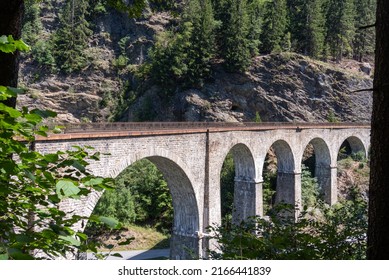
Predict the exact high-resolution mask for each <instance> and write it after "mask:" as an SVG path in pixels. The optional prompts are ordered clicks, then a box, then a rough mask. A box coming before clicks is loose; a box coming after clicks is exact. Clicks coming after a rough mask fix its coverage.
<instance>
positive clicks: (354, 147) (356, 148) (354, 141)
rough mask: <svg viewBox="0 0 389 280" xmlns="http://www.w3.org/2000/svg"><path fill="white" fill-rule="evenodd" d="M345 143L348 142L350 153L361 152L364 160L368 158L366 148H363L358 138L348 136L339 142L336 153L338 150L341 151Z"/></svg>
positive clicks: (363, 145)
mask: <svg viewBox="0 0 389 280" xmlns="http://www.w3.org/2000/svg"><path fill="white" fill-rule="evenodd" d="M345 142H348V144H349V145H350V149H351V153H358V152H362V153H363V154H364V156H365V157H366V158H367V157H368V154H367V152H368V147H366V146H365V144H364V143H363V141H362V140H361V139H360V138H359V137H357V136H354V135H352V136H348V137H347V138H345V139H343V141H341V142H340V145H339V147H338V149H337V153H338V152H339V150H340V149H341V147H342V145H343V144H344V143H345Z"/></svg>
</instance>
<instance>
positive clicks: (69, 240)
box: [59, 235, 81, 246]
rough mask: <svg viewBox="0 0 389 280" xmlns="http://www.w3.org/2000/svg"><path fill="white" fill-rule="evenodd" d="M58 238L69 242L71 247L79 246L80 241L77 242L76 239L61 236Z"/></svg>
mask: <svg viewBox="0 0 389 280" xmlns="http://www.w3.org/2000/svg"><path fill="white" fill-rule="evenodd" d="M59 238H60V239H62V240H65V241H67V242H69V243H70V244H71V245H73V246H80V245H81V242H80V240H77V239H76V238H74V237H72V236H63V235H61V236H60V237H59Z"/></svg>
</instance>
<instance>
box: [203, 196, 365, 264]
mask: <svg viewBox="0 0 389 280" xmlns="http://www.w3.org/2000/svg"><path fill="white" fill-rule="evenodd" d="M292 210H294V209H293V207H289V206H287V205H278V206H277V207H275V208H274V209H273V210H272V211H270V212H269V216H268V218H266V219H265V218H261V217H253V218H252V219H249V220H247V221H245V222H242V223H240V224H237V225H234V224H228V227H224V226H222V227H211V228H210V233H211V234H212V235H214V238H215V239H216V241H217V242H218V244H219V245H220V247H219V248H218V250H217V251H212V252H210V256H211V258H213V259H269V260H292V259H303V260H307V259H326V260H355V259H365V258H366V255H365V254H366V230H367V203H366V201H365V200H363V199H362V198H361V197H359V196H356V197H354V200H348V201H342V202H341V203H338V204H336V205H334V206H332V207H329V206H328V205H324V204H317V205H316V207H315V208H314V209H313V210H311V211H310V212H304V213H301V215H300V217H299V219H298V221H297V222H296V221H295V218H294V217H293V215H285V212H286V211H292ZM281 213H282V214H281Z"/></svg>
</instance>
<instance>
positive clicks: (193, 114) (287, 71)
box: [127, 53, 372, 122]
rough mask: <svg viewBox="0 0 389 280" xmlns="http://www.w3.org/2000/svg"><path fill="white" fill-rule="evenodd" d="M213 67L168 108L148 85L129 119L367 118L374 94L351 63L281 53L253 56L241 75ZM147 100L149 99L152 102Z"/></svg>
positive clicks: (280, 119)
mask: <svg viewBox="0 0 389 280" xmlns="http://www.w3.org/2000/svg"><path fill="white" fill-rule="evenodd" d="M214 70H215V75H214V78H213V81H212V82H209V83H206V84H205V85H204V87H203V88H202V89H189V90H185V91H179V92H177V93H176V94H175V96H174V97H173V99H172V101H171V103H170V105H169V106H167V105H166V102H165V104H164V106H161V105H160V104H163V102H162V101H161V100H160V98H159V95H158V94H157V93H158V89H157V88H156V87H155V86H153V87H151V88H150V89H149V90H147V91H146V92H145V94H144V96H146V98H143V99H140V100H138V102H136V103H135V104H134V105H133V106H132V107H130V109H129V110H128V114H127V119H128V120H137V118H136V117H137V114H136V112H142V111H150V112H153V114H152V116H155V118H154V119H155V120H161V121H162V120H179V121H182V120H185V121H204V120H207V121H225V122H238V121H253V120H254V119H255V117H256V114H257V113H258V114H259V116H260V118H261V120H262V121H275V122H280V121H283V122H291V121H303V122H323V121H328V119H329V117H332V120H338V121H344V122H369V121H370V115H371V108H372V94H371V92H368V91H361V92H359V91H358V90H361V89H370V88H372V79H371V77H370V76H368V75H366V73H364V72H362V71H361V70H358V69H355V67H354V70H350V69H343V68H341V67H340V66H337V65H335V64H330V63H324V62H320V61H314V60H312V59H309V58H307V57H304V56H302V55H298V54H293V53H284V54H276V55H267V56H260V57H257V58H255V59H254V60H253V64H252V66H251V67H250V69H249V71H247V72H246V73H244V74H236V73H234V74H232V73H227V72H225V71H224V70H223V67H222V66H221V65H220V64H216V65H215V66H214ZM354 91H358V92H354ZM145 100H153V106H150V104H149V103H147V102H145ZM145 104H146V105H145ZM134 112H135V113H134Z"/></svg>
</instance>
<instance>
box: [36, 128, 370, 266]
mask: <svg viewBox="0 0 389 280" xmlns="http://www.w3.org/2000/svg"><path fill="white" fill-rule="evenodd" d="M346 140H347V141H348V143H349V145H350V147H351V149H352V151H353V152H359V151H362V152H363V153H364V154H365V155H366V156H367V153H368V149H369V143H370V126H369V125H366V124H341V123H338V124H308V123H305V124H295V123H288V124H286V123H274V124H269V123H264V124H254V123H247V124H228V123H148V124H147V123H146V124H145V123H112V124H84V125H79V126H78V127H67V129H66V131H65V132H64V133H63V134H53V135H50V136H49V137H48V138H38V139H37V141H36V143H35V148H36V150H37V151H39V152H42V153H50V152H54V151H57V150H65V149H71V147H72V146H74V145H79V146H86V145H88V146H92V147H94V148H95V150H96V151H100V152H101V153H102V154H107V155H104V156H101V160H100V161H98V162H93V163H92V164H91V165H90V169H91V170H92V172H93V173H94V174H95V175H98V176H104V177H116V176H118V175H119V174H120V173H121V172H122V171H123V170H124V169H126V168H127V167H128V166H130V165H131V164H133V163H134V162H136V161H138V160H140V159H144V158H147V159H149V160H150V161H151V162H153V163H154V164H155V165H156V166H157V168H158V169H159V170H160V171H161V172H162V173H163V174H164V176H165V179H166V180H167V182H168V186H169V189H170V192H171V195H172V199H173V208H174V223H173V230H172V239H171V249H170V250H171V252H170V257H171V258H172V259H188V258H191V254H190V253H188V249H189V251H191V252H192V254H194V255H195V256H198V257H200V258H201V257H206V249H207V248H208V246H209V244H208V241H207V238H204V232H205V231H206V228H207V227H208V226H209V225H213V224H220V220H221V213H220V209H221V203H220V173H221V170H222V165H223V162H224V160H225V158H226V156H227V154H228V153H229V152H231V153H232V155H233V158H234V164H235V174H236V177H235V190H234V204H235V206H236V212H235V217H234V219H244V218H246V217H249V216H253V215H262V214H263V209H262V183H263V178H262V172H263V167H264V162H265V157H266V154H267V152H268V151H269V148H270V147H273V149H274V151H275V153H276V156H277V162H278V174H277V189H276V202H277V201H278V202H279V201H284V202H286V203H290V204H294V205H296V206H301V162H302V157H303V153H304V150H305V149H306V147H307V145H308V144H312V145H313V147H314V151H315V158H316V162H315V169H316V170H315V174H316V177H317V180H318V182H319V185H320V186H321V188H322V190H323V191H324V194H325V200H326V202H327V203H329V204H333V203H335V202H336V201H337V156H338V153H339V149H340V147H341V145H342V143H343V142H344V141H346ZM100 195H101V194H100V193H93V194H92V195H90V196H89V197H87V198H84V199H83V200H80V201H67V202H65V203H64V205H63V207H64V209H66V210H69V211H73V213H77V214H81V215H86V216H89V215H90V214H91V213H92V211H93V209H94V207H95V205H96V203H97V201H98V199H99V197H100ZM192 256H193V255H192Z"/></svg>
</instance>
